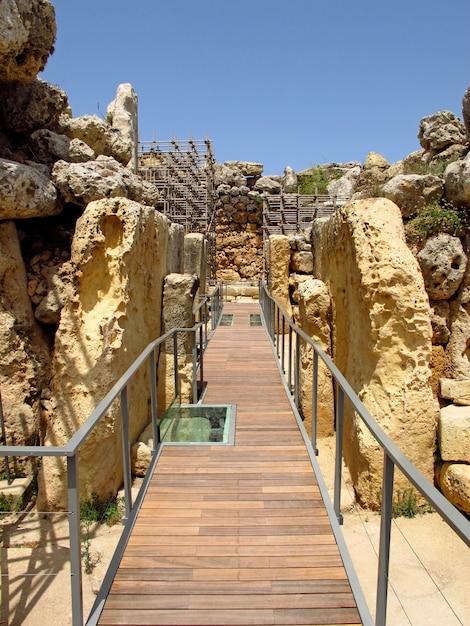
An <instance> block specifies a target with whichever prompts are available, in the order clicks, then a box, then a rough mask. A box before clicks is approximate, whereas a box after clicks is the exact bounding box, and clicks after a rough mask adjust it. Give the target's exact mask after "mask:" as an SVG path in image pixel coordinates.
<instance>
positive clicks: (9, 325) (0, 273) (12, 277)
mask: <svg viewBox="0 0 470 626" xmlns="http://www.w3.org/2000/svg"><path fill="white" fill-rule="evenodd" d="M0 345H1V346H2V350H0V388H1V391H2V406H3V412H4V419H5V428H6V437H7V442H8V444H9V445H19V446H21V445H36V444H38V443H39V441H38V438H39V431H40V428H39V425H40V421H41V395H42V392H43V390H45V389H46V388H47V386H48V383H49V377H50V353H49V345H48V340H47V338H46V336H45V334H44V333H43V330H42V329H41V327H40V325H39V324H38V323H37V322H36V320H35V319H34V314H33V309H32V306H31V300H30V298H29V296H28V282H27V277H26V271H25V266H24V262H23V258H22V255H21V249H20V243H19V239H18V234H17V230H16V227H15V223H14V222H12V221H2V222H0ZM2 462H3V459H2ZM2 466H3V463H2Z"/></svg>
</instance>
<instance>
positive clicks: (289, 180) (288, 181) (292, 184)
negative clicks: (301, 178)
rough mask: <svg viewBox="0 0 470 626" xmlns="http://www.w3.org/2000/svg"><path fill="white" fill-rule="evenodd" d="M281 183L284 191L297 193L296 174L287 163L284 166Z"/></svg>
mask: <svg viewBox="0 0 470 626" xmlns="http://www.w3.org/2000/svg"><path fill="white" fill-rule="evenodd" d="M281 184H282V190H283V192H284V193H297V188H298V181H297V175H296V173H295V172H294V170H293V169H292V168H291V167H290V166H289V165H288V166H287V167H285V168H284V176H283V177H282V181H281Z"/></svg>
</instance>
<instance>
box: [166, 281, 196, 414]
mask: <svg viewBox="0 0 470 626" xmlns="http://www.w3.org/2000/svg"><path fill="white" fill-rule="evenodd" d="M198 288H199V280H198V278H197V276H195V275H194V274H168V275H167V276H166V278H165V282H164V293H163V314H162V315H163V318H162V323H163V326H162V332H163V333H166V332H168V331H170V330H172V329H173V328H191V327H192V326H193V325H194V314H193V305H194V299H195V296H196V293H197V290H198ZM192 340H193V337H192V336H191V334H190V333H178V338H177V345H176V349H177V354H178V381H179V390H178V391H179V398H180V402H181V404H188V403H193V402H195V401H196V400H195V399H194V398H193V388H192V373H193V362H192V347H193V343H192ZM174 352H175V349H174V342H173V339H168V340H167V341H166V342H165V346H164V350H162V351H161V352H160V356H159V359H158V378H159V380H161V381H163V384H161V385H159V387H158V407H159V411H160V413H162V412H163V411H164V409H165V407H168V406H170V404H171V403H172V402H173V400H174V399H175V395H177V394H176V393H175V383H174V371H175V367H174Z"/></svg>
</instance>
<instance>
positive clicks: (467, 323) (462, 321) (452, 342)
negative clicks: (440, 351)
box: [444, 303, 470, 379]
mask: <svg viewBox="0 0 470 626" xmlns="http://www.w3.org/2000/svg"><path fill="white" fill-rule="evenodd" d="M452 309H453V310H452V313H451V324H450V337H449V341H448V342H447V345H446V348H445V370H444V371H445V376H446V377H448V378H456V379H460V378H470V350H469V345H470V315H469V314H468V312H467V310H466V308H465V307H464V306H461V305H459V304H458V303H456V305H454V306H453V307H452Z"/></svg>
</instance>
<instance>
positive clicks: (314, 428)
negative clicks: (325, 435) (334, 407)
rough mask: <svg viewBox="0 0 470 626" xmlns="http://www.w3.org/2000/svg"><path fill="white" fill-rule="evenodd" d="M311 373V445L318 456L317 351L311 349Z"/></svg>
mask: <svg viewBox="0 0 470 626" xmlns="http://www.w3.org/2000/svg"><path fill="white" fill-rule="evenodd" d="M312 351H313V373H312V447H313V450H314V452H315V456H318V448H317V410H318V353H317V352H316V350H314V349H313V347H312Z"/></svg>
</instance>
